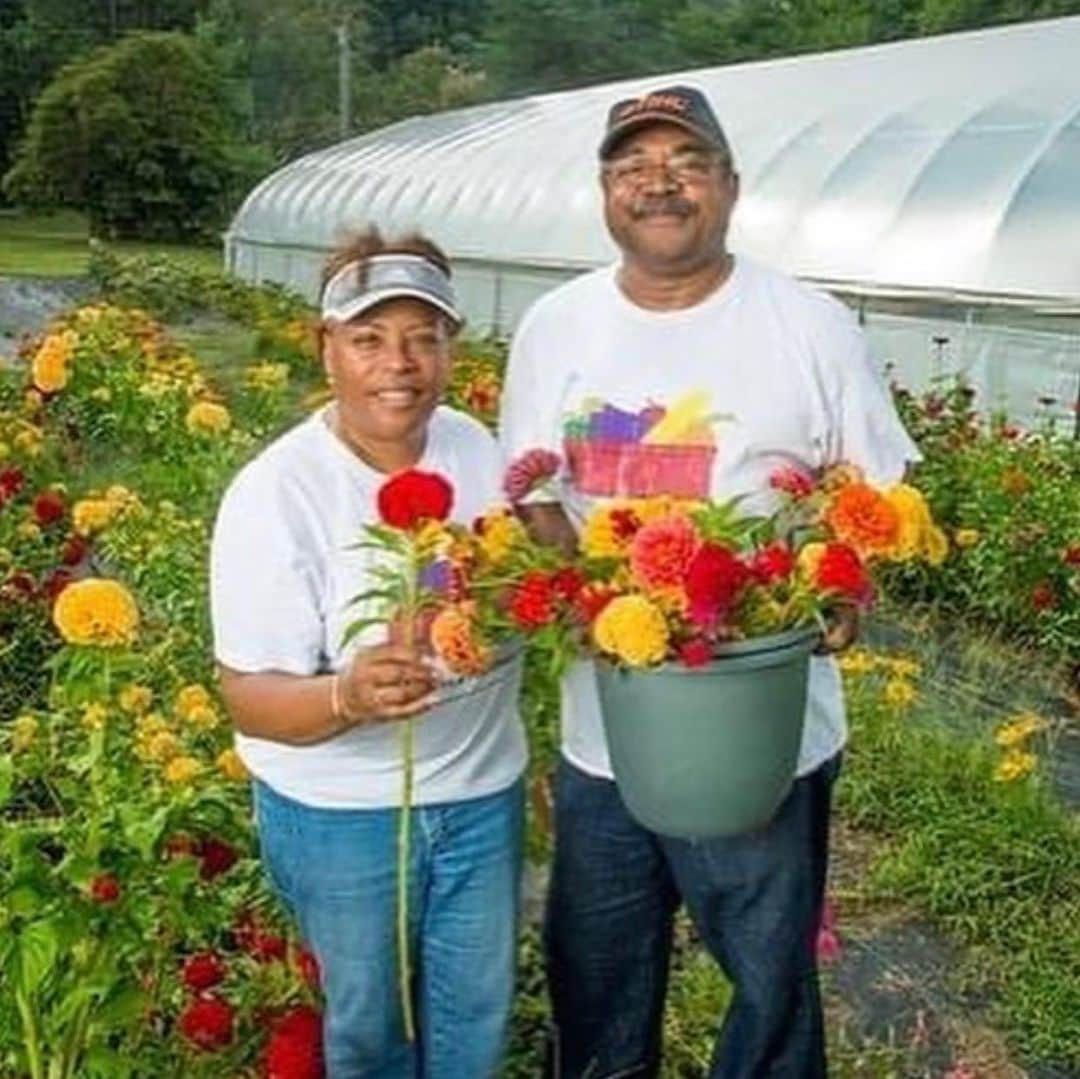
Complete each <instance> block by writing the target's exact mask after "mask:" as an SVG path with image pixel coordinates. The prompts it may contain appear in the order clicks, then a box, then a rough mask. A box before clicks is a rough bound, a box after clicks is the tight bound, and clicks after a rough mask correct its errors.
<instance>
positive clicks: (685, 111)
mask: <svg viewBox="0 0 1080 1079" xmlns="http://www.w3.org/2000/svg"><path fill="white" fill-rule="evenodd" d="M655 123H665V124H676V125H677V126H679V127H684V128H686V130H687V131H690V132H692V133H693V134H695V135H697V136H698V138H700V139H702V140H703V141H705V142H707V143H709V144H710V145H711V146H712V147H714V148H715V149H716V150H718V151H720V152H722V153H726V154H730V153H731V147H730V146H729V145H728V141H727V136H726V135H725V134H724V129H723V128H722V127H721V126H720V121H719V120H717V118H716V113H715V112H713V110H712V106H711V105H710V104H709V99H708V98H707V97H706V96H705V95H704V94H703V93H702V92H701V91H700V90H698V89H696V88H695V87H693V86H666V87H664V88H663V89H660V90H650V91H649V92H648V93H647V94H642V95H641V96H640V97H628V98H624V99H623V100H622V101H617V102H616V103H615V104H614V105H612V106H611V111H610V112H609V113H608V119H607V130H606V131H605V132H604V138H603V141H602V142H601V143H600V157H601V158H605V157H610V156H611V152H612V151H613V150H614V149H615V147H616V146H617V145H618V144H619V143H620V142H622V140H623V139H624V138H626V136H627V135H629V134H630V133H631V132H634V131H637V130H638V129H639V128H642V127H647V126H648V125H649V124H655Z"/></svg>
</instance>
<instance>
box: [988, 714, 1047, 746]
mask: <svg viewBox="0 0 1080 1079" xmlns="http://www.w3.org/2000/svg"><path fill="white" fill-rule="evenodd" d="M1048 726H1049V724H1048V723H1047V721H1046V720H1045V719H1043V717H1042V716H1040V715H1038V714H1037V713H1035V712H1019V713H1017V715H1015V716H1014V717H1013V718H1012V719H1011V720H1009V721H1008V722H1007V723H1003V724H1001V726H999V727H998V729H997V730H996V731H995V732H994V741H995V742H997V744H998V745H999V746H1001V748H1002V749H1015V748H1018V747H1020V746H1022V745H1024V744H1025V743H1026V742H1027V741H1028V739H1029V738H1031V736H1032V735H1034V734H1038V733H1039V731H1043V730H1046V728H1047V727H1048Z"/></svg>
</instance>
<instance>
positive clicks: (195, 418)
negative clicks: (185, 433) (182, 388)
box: [184, 401, 232, 435]
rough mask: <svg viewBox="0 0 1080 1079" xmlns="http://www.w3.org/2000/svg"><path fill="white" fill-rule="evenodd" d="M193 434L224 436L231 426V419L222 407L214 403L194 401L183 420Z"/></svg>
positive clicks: (226, 410)
mask: <svg viewBox="0 0 1080 1079" xmlns="http://www.w3.org/2000/svg"><path fill="white" fill-rule="evenodd" d="M184 422H185V423H186V424H187V429H188V430H189V431H191V432H193V433H194V434H212V435H220V434H224V433H225V432H226V431H227V430H228V429H229V428H230V427H231V426H232V417H231V416H230V415H229V410H228V409H227V408H226V407H225V406H224V405H219V404H216V403H215V402H214V401H196V402H195V404H193V405H192V406H191V408H189V409H188V414H187V418H186V419H185V420H184Z"/></svg>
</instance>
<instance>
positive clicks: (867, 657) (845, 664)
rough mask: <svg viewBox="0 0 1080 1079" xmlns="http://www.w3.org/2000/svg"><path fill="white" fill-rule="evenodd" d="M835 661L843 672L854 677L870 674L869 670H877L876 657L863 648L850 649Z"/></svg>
mask: <svg viewBox="0 0 1080 1079" xmlns="http://www.w3.org/2000/svg"><path fill="white" fill-rule="evenodd" d="M837 663H838V664H839V666H840V670H841V671H843V673H844V674H850V675H853V676H855V677H858V676H859V675H862V674H870V673H871V671H875V670H877V666H878V660H877V658H876V657H875V656H873V655H872V654H871V653H870V652H868V651H867V650H866V649H865V648H852V649H850V650H849V651H847V652H845V653H844V654H843V655H842V656H840V658H839V659H838V660H837Z"/></svg>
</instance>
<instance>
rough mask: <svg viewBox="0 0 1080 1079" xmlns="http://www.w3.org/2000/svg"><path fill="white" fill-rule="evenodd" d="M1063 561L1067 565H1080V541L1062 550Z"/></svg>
mask: <svg viewBox="0 0 1080 1079" xmlns="http://www.w3.org/2000/svg"><path fill="white" fill-rule="evenodd" d="M1061 561H1062V562H1064V563H1065V565H1066V566H1080V543H1073V544H1070V545H1069V546H1068V547H1066V548H1065V550H1064V551H1062V552H1061Z"/></svg>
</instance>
